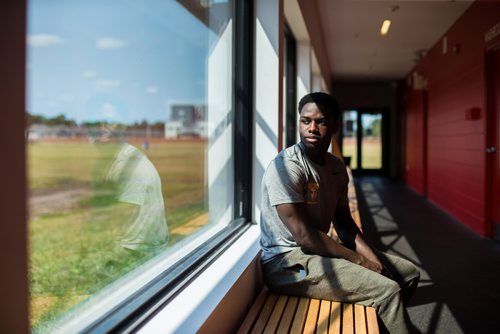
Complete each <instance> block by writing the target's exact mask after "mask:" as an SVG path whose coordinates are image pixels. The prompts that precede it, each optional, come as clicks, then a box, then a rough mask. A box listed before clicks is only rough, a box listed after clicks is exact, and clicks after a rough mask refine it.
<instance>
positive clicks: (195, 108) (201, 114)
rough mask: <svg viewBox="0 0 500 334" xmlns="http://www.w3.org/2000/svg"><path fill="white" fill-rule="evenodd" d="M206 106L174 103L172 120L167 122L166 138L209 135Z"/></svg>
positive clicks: (204, 136)
mask: <svg viewBox="0 0 500 334" xmlns="http://www.w3.org/2000/svg"><path fill="white" fill-rule="evenodd" d="M207 133H208V131H207V120H206V107H205V106H204V105H194V104H172V105H171V106H170V120H169V121H167V122H165V138H179V137H200V138H206V137H207Z"/></svg>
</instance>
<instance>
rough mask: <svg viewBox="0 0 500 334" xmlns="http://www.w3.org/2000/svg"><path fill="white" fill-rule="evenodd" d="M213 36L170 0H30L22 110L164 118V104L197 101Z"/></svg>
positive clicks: (87, 117) (76, 116) (83, 117)
mask: <svg viewBox="0 0 500 334" xmlns="http://www.w3.org/2000/svg"><path fill="white" fill-rule="evenodd" d="M212 35H214V34H213V32H211V31H210V30H209V29H208V28H207V27H206V26H205V25H204V24H202V23H201V22H200V21H199V20H198V19H196V18H194V17H193V16H192V15H191V14H190V13H189V12H188V11H187V10H186V9H185V8H183V7H182V6H181V5H179V4H178V3H177V2H176V1H173V0H140V1H139V0H30V1H29V12H28V36H27V43H28V56H27V82H28V91H27V106H28V107H27V108H28V112H29V113H31V114H36V115H43V116H46V117H53V116H56V115H59V114H64V115H65V116H66V117H67V118H69V119H73V120H76V121H77V122H78V123H81V122H84V121H100V120H101V121H102V120H107V121H110V122H121V123H128V124H130V123H132V122H136V121H142V120H146V121H148V122H157V121H166V120H167V119H168V110H169V105H170V104H171V103H176V102H177V103H195V104H197V103H204V101H205V99H206V88H205V79H206V70H207V55H208V54H209V52H210V42H211V41H212V42H213V40H214V39H215V38H214V36H212Z"/></svg>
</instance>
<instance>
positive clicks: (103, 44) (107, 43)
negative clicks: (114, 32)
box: [95, 37, 127, 49]
mask: <svg viewBox="0 0 500 334" xmlns="http://www.w3.org/2000/svg"><path fill="white" fill-rule="evenodd" d="M95 45H96V47H97V48H98V49H119V48H123V47H124V46H126V45H127V42H126V41H124V40H121V39H118V38H114V37H100V38H98V39H97V40H96V43H95Z"/></svg>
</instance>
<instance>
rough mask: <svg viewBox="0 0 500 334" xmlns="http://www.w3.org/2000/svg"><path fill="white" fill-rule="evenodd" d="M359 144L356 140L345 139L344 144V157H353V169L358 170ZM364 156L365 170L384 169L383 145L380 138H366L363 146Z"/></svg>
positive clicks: (362, 153) (362, 152)
mask: <svg viewBox="0 0 500 334" xmlns="http://www.w3.org/2000/svg"><path fill="white" fill-rule="evenodd" d="M356 150H357V144H356V140H355V139H354V138H344V139H343V143H342V151H343V152H342V155H344V156H349V157H351V168H352V169H356V168H358V167H359V166H358V161H357V159H356V157H357V155H356ZM361 155H362V156H363V166H362V167H363V169H378V168H382V143H381V141H380V139H379V138H373V139H372V138H365V139H364V140H363V143H362V145H361Z"/></svg>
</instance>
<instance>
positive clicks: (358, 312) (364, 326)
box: [238, 289, 379, 334]
mask: <svg viewBox="0 0 500 334" xmlns="http://www.w3.org/2000/svg"><path fill="white" fill-rule="evenodd" d="M378 332H379V329H378V322H377V314H376V312H375V309H374V308H373V307H365V306H363V305H353V304H347V303H338V302H332V301H329V300H319V299H312V298H299V297H293V296H284V295H276V294H274V293H271V292H269V291H268V290H267V289H264V290H263V291H262V292H261V293H260V295H259V296H258V298H257V300H256V301H255V303H254V304H253V305H252V308H251V309H250V311H249V313H248V315H247V317H246V318H245V320H244V321H243V323H242V324H241V327H240V328H239V330H238V334H246V333H328V334H347V333H349V334H351V333H353V334H354V333H355V334H361V333H363V334H374V333H377V334H378Z"/></svg>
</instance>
